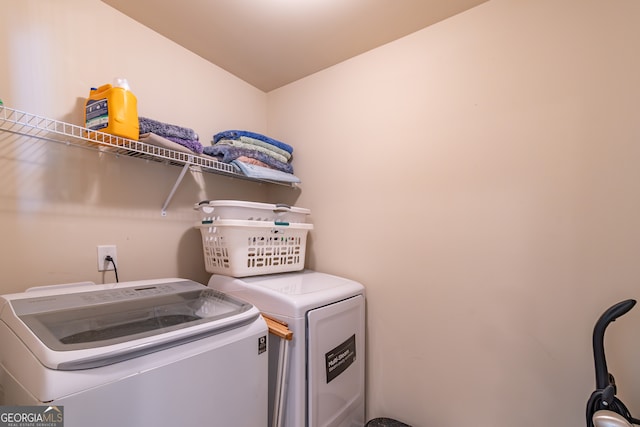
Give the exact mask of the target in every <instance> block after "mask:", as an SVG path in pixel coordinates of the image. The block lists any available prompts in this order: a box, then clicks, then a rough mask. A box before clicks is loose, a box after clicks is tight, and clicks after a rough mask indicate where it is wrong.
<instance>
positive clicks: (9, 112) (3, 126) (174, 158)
mask: <svg viewBox="0 0 640 427" xmlns="http://www.w3.org/2000/svg"><path fill="white" fill-rule="evenodd" d="M0 131H3V132H10V133H14V134H18V135H22V136H27V137H32V138H38V139H41V140H46V141H51V142H58V143H62V144H65V145H69V146H74V147H79V148H87V149H91V150H95V151H99V152H101V153H109V154H113V155H116V156H118V155H123V156H128V157H135V158H139V159H144V160H151V161H155V162H160V163H164V164H169V165H174V166H182V168H183V169H182V171H181V173H180V175H179V176H178V179H177V181H176V183H175V185H174V186H173V188H172V189H171V192H170V194H169V196H168V197H167V200H166V201H165V203H164V205H163V206H162V215H163V216H164V215H166V208H167V206H168V205H169V202H170V201H171V199H172V198H173V195H174V193H175V191H176V190H177V188H178V186H179V185H180V182H181V181H182V178H183V177H184V175H185V173H186V172H187V169H190V170H192V171H201V172H207V173H214V174H220V175H226V176H230V177H233V178H239V179H244V180H248V181H256V182H265V183H270V184H278V185H285V186H295V185H292V184H291V183H288V182H278V181H271V180H269V181H267V180H261V179H256V178H251V177H247V176H245V175H242V174H241V173H238V172H237V171H236V169H235V168H234V167H233V166H232V165H230V164H228V163H223V162H219V161H217V160H216V159H214V158H212V157H208V156H200V155H197V154H195V153H194V154H189V153H184V152H181V151H176V150H171V149H168V148H163V147H158V146H155V145H151V144H147V143H144V142H140V141H135V140H132V139H127V138H122V137H119V136H115V135H111V134H108V133H104V132H98V131H95V130H91V129H87V128H84V127H82V126H77V125H73V124H70V123H65V122H62V121H59V120H53V119H49V118H46V117H42V116H38V115H35V114H30V113H26V112H24V111H20V110H14V109H12V108H9V107H6V106H3V105H0Z"/></svg>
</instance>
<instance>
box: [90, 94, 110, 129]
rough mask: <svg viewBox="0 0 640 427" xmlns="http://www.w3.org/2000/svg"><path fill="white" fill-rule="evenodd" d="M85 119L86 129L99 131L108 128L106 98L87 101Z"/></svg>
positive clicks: (107, 102) (107, 103)
mask: <svg viewBox="0 0 640 427" xmlns="http://www.w3.org/2000/svg"><path fill="white" fill-rule="evenodd" d="M86 118H87V120H86V124H85V126H86V127H87V128H88V129H92V130H100V129H104V128H106V127H107V126H109V101H108V100H107V99H106V98H104V99H96V100H88V101H87V105H86Z"/></svg>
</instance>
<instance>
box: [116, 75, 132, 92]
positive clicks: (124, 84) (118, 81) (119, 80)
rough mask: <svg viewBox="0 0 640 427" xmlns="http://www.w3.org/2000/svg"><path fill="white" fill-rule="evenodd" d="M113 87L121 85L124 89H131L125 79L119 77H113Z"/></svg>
mask: <svg viewBox="0 0 640 427" xmlns="http://www.w3.org/2000/svg"><path fill="white" fill-rule="evenodd" d="M113 87H121V88H122V89H124V90H131V87H129V82H128V81H127V79H123V78H121V77H118V78H115V79H113Z"/></svg>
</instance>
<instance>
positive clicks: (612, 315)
mask: <svg viewBox="0 0 640 427" xmlns="http://www.w3.org/2000/svg"><path fill="white" fill-rule="evenodd" d="M634 305H636V300H634V299H628V300H625V301H621V302H619V303H617V304H615V305H613V306H611V307H609V309H607V310H606V311H605V312H604V313H602V316H600V318H599V319H598V321H597V322H596V325H595V327H594V328H593V359H594V361H595V368H596V388H597V389H598V390H603V389H604V388H606V387H607V386H609V385H614V386H615V384H612V379H611V378H610V375H609V371H608V370H607V360H606V358H605V355H604V332H605V330H606V329H607V326H609V324H610V323H611V322H613V321H614V320H616V319H617V318H618V317H620V316H622V315H624V314H626V313H627V312H628V311H629V310H631V309H632V308H633V306H634Z"/></svg>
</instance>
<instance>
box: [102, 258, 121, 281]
mask: <svg viewBox="0 0 640 427" xmlns="http://www.w3.org/2000/svg"><path fill="white" fill-rule="evenodd" d="M104 260H105V261H106V262H110V263H111V264H113V272H114V273H115V275H116V283H118V282H119V280H118V267H116V262H115V261H114V260H113V258H112V257H111V255H107V256H106V257H104Z"/></svg>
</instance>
